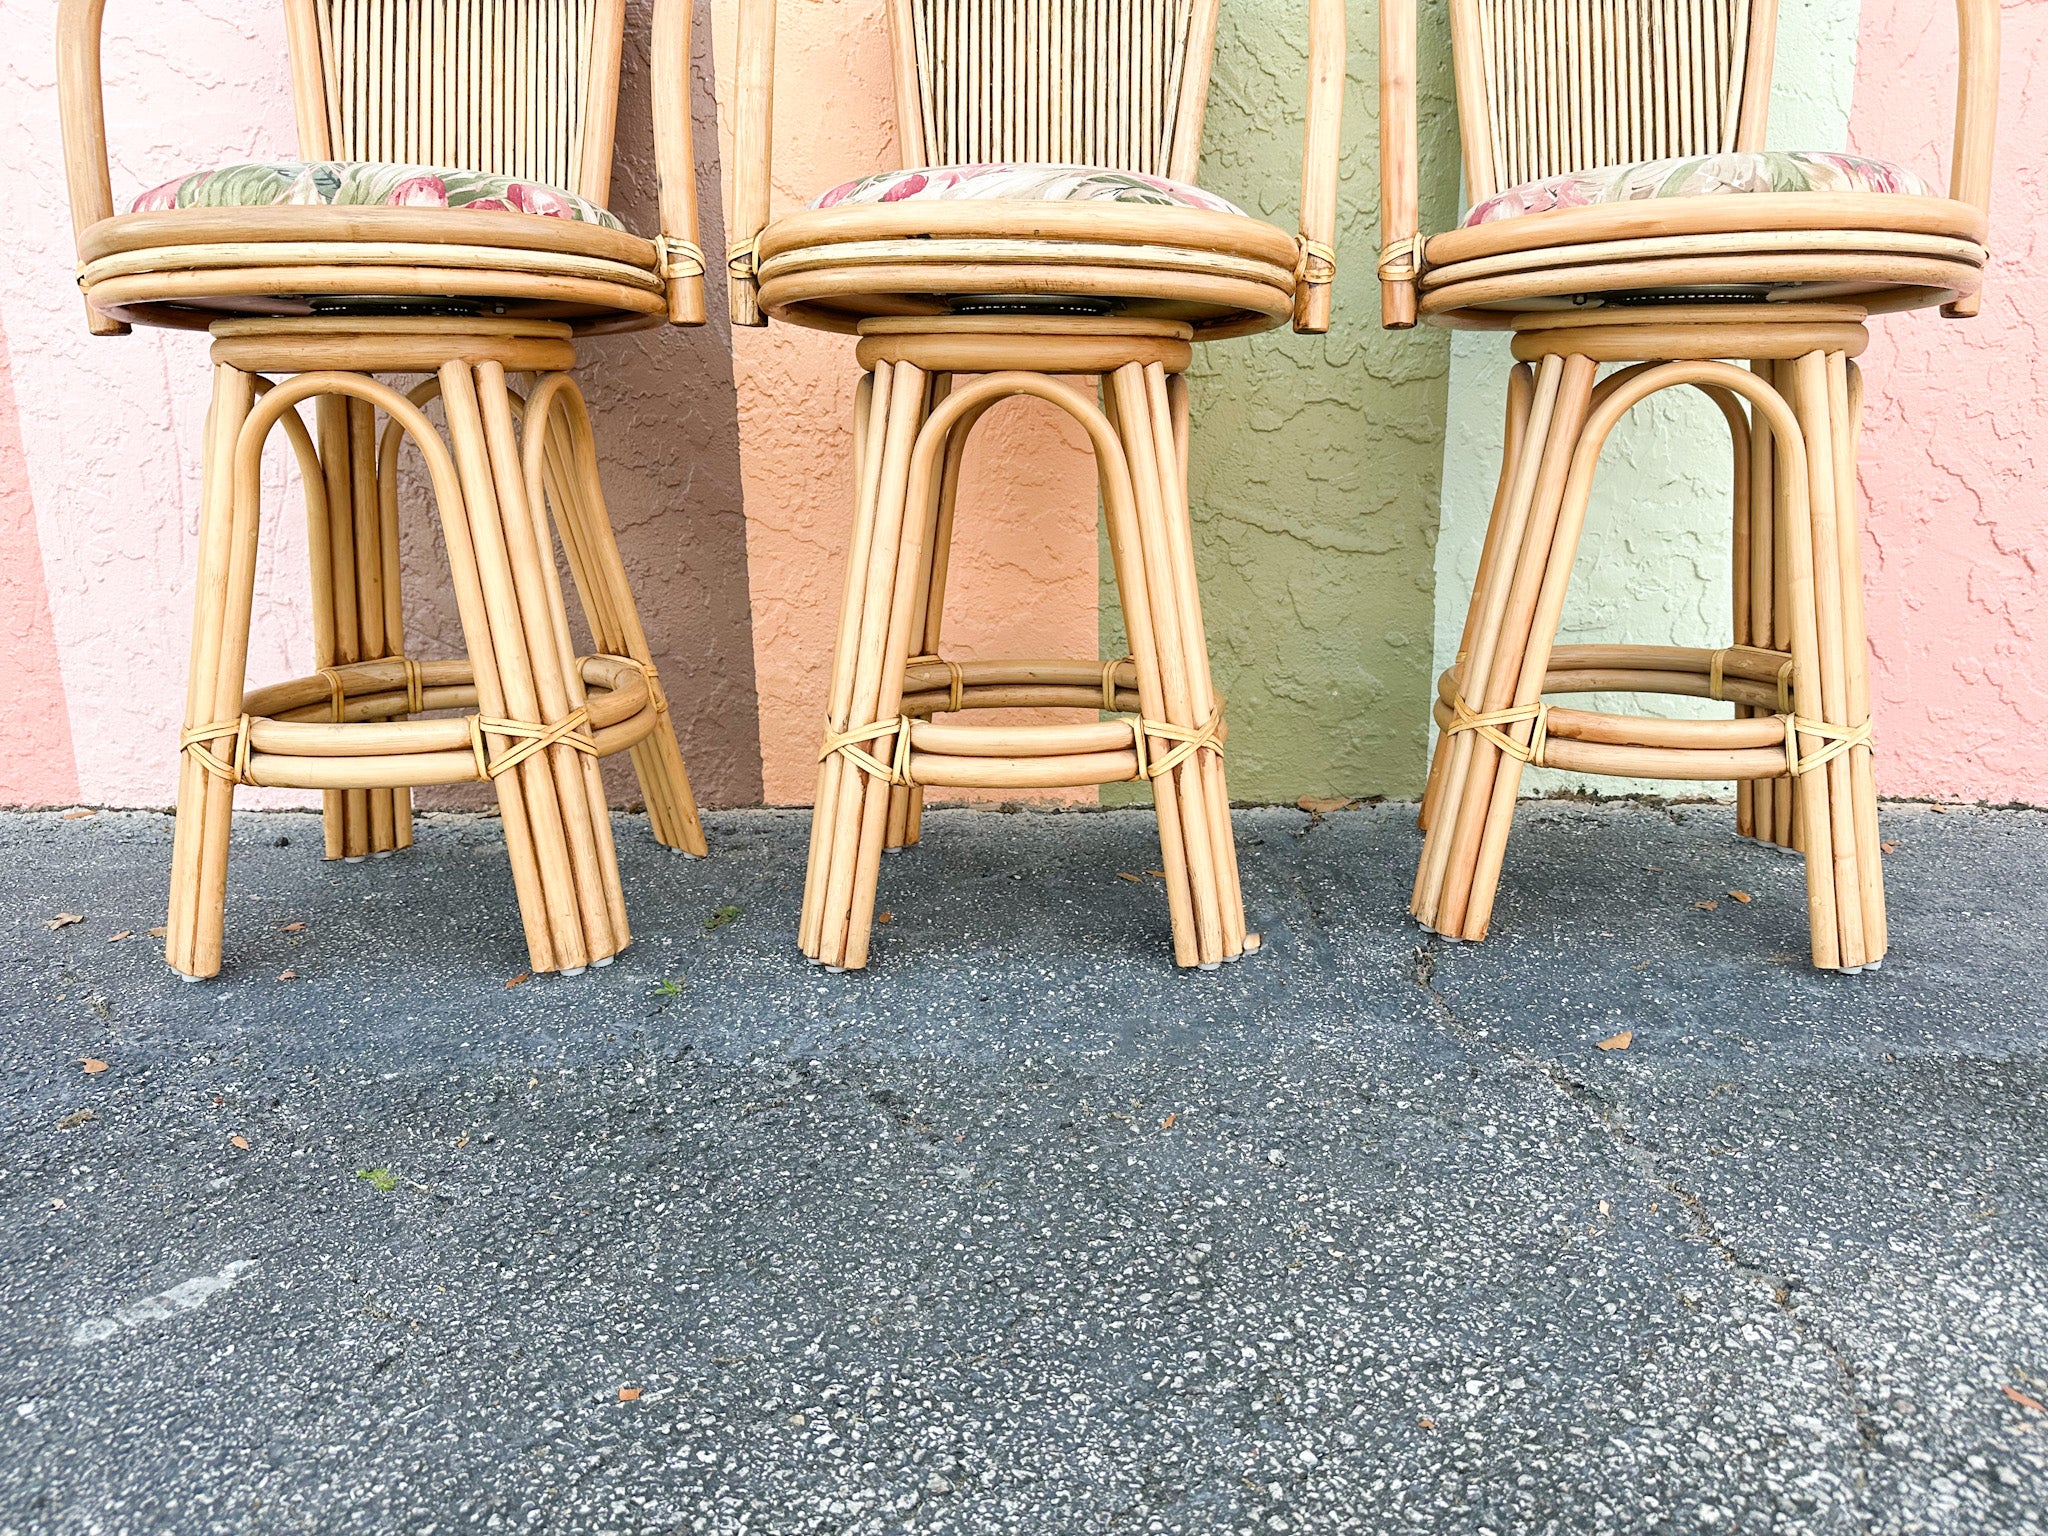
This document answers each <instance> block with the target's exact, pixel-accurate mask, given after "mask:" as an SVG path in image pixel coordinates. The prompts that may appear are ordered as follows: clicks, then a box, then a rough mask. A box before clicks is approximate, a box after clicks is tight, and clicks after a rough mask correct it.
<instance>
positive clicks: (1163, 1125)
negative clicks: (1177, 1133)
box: [1159, 1114, 1180, 1131]
mask: <svg viewBox="0 0 2048 1536" xmlns="http://www.w3.org/2000/svg"><path fill="white" fill-rule="evenodd" d="M1179 1119H1180V1116H1179V1115H1178V1114H1171V1115H1168V1116H1167V1117H1166V1118H1165V1119H1164V1120H1162V1121H1160V1122H1159V1129H1161V1130H1162V1131H1170V1130H1172V1129H1173V1126H1174V1122H1175V1121H1177V1120H1179Z"/></svg>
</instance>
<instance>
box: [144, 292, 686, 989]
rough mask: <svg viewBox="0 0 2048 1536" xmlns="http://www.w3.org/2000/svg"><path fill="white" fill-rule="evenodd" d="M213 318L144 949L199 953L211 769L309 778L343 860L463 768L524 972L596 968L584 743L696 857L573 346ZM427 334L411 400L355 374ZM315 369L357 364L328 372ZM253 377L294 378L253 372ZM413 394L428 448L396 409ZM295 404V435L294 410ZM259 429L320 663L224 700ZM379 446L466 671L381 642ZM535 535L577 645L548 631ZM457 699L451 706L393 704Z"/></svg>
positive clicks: (224, 787) (605, 942) (355, 325)
mask: <svg viewBox="0 0 2048 1536" xmlns="http://www.w3.org/2000/svg"><path fill="white" fill-rule="evenodd" d="M215 335H216V343H215V353H216V360H217V363H218V364H219V366H218V367H217V370H216V376H215V393H214V403H213V408H212V410H211V411H210V412H209V415H208V425H207V453H206V468H205V482H204V495H203V506H202V513H201V552H200V585H199V596H198V604H197V613H196V616H195V622H194V627H193V650H192V656H193V662H192V676H191V683H190V687H189V691H188V700H187V707H186V726H185V731H184V753H183V762H182V765H181V769H180V773H181V778H180V785H179V813H178V828H177V835H176V839H175V847H174V852H173V872H172V884H171V897H170V921H169V926H168V928H167V932H166V946H165V950H166V955H167V957H168V958H169V959H170V961H171V963H172V965H173V966H175V967H176V968H177V969H179V970H181V971H183V972H184V973H185V974H187V975H188V976H195V977H196V976H206V975H211V974H213V973H214V972H215V971H216V970H218V969H219V966H220V950H221V919H222V911H223V904H224V900H225V889H226V886H225V880H226V858H227V827H228V813H229V810H230V808H231V804H232V796H233V791H234V787H235V785H237V784H243V783H249V784H271V785H287V786H294V787H301V788H309V789H318V790H321V791H322V792H323V794H325V795H326V796H327V800H326V804H327V807H328V818H327V819H328V825H329V831H330V835H331V836H332V837H333V838H335V839H336V840H337V842H338V848H337V850H336V851H338V852H340V853H341V854H342V855H343V856H344V857H349V856H359V855H360V853H361V852H365V851H367V852H376V851H380V850H381V849H383V848H384V847H385V846H386V845H391V846H397V845H399V843H400V839H401V838H403V837H407V836H409V788H410V786H412V785H416V784H441V783H453V782H459V781H462V780H482V781H485V782H489V783H491V784H492V785H493V786H494V787H495V789H496V791H497V794H498V802H499V809H500V811H501V813H502V820H503V827H504V833H505V844H506V851H507V854H508V856H509V859H510V863H511V866H512V876H513V885H514V888H515V890H516V891H517V893H518V897H519V910H520V919H521V923H522V926H523V928H524V930H525V934H526V940H527V949H528V961H529V965H530V967H531V968H532V969H533V970H535V971H555V970H559V971H564V972H570V973H573V972H575V971H577V970H580V969H582V968H583V967H584V966H586V965H590V964H600V965H601V964H604V963H606V962H607V961H609V960H610V959H611V957H612V956H614V955H616V954H617V953H618V951H619V950H620V949H622V948H624V946H625V945H626V944H627V943H628V942H629V938H630V934H629V930H628V927H627V923H626V912H625V902H624V895H623V892H622V890H621V888H620V884H619V878H618V868H617V857H616V853H615V850H614V848H613V845H612V830H611V818H610V813H609V811H608V809H607V807H606V803H605V797H604V789H603V784H602V782H601V780H600V778H599V774H598V758H599V757H600V756H603V755H606V754H609V753H611V752H616V751H626V750H630V751H632V752H633V753H634V755H635V762H636V766H637V767H638V768H639V771H640V777H641V784H642V787H643V790H644V791H645V793H646V795H647V800H648V805H649V812H650V820H651V821H652V823H653V826H654V830H655V834H656V836H657V837H659V838H660V839H661V840H662V841H664V842H666V843H668V844H670V846H679V847H684V848H687V849H690V850H691V851H693V852H697V853H701V852H702V851H703V847H704V844H703V837H702V832H701V829H700V828H699V826H698V822H697V815H696V807H695V804H694V802H693V801H692V799H691V797H690V790H689V780H688V777H687V775H686V774H685V773H684V771H683V766H682V761H681V756H680V754H679V752H678V751H677V748H676V743H675V736H674V732H673V729H672V727H671V725H670V721H669V717H668V709H667V699H666V695H665V694H664V692H663V690H662V688H661V684H660V682H659V680H658V679H657V677H656V675H655V672H654V667H653V663H652V659H651V657H650V655H649V653H648V648H647V640H646V636H645V634H644V632H643V631H642V629H641V626H640V622H639V618H638V615H637V614H636V612H635V611H634V607H633V602H632V595H631V593H630V591H629V590H628V587H627V584H626V579H625V572H624V567H623V565H622V563H621V561H620V559H619V553H618V548H617V545H616V542H615V541H614V539H613V537H612V532H611V527H610V523H609V521H608V519H607V518H606V516H605V512H604V503H603V498H602V496H601V494H600V493H599V490H598V485H597V475H596V467H595V454H594V451H593V446H592V440H591V434H590V425H589V420H588V416H587V414H586V412H585V410H584V407H583V403H582V399H581V397H580V395H578V394H577V393H576V391H575V386H574V385H573V383H571V382H570V380H569V378H568V376H567V374H566V373H563V372H559V371H556V370H559V369H561V368H564V367H566V366H567V365H568V364H569V363H571V362H572V361H573V359H574V353H573V349H572V346H571V343H570V340H569V333H568V329H567V327H566V326H562V325H558V324H550V323H546V322H492V321H452V320H449V321H443V320H417V319H408V320H399V319H391V320H383V321H379V322H377V323H376V324H375V325H374V326H372V325H368V324H367V323H365V322H361V321H342V322H335V321H322V320H309V321H263V322H256V321H250V322H230V323H225V324H223V325H221V326H219V327H217V328H216V331H215ZM436 351H439V352H441V353H442V354H443V355H444V356H445V357H446V358H447V360H446V361H444V362H442V363H441V364H440V366H439V368H438V370H437V372H436V376H435V378H434V379H433V380H432V381H431V382H430V383H429V384H427V385H423V386H421V387H420V388H419V389H417V390H415V391H414V394H413V397H412V398H410V399H408V398H407V397H405V396H403V395H400V394H398V393H396V392H395V391H394V390H392V389H390V388H389V387H388V386H386V385H383V384H380V383H378V382H377V381H376V380H375V379H374V378H373V377H372V376H371V374H372V373H373V372H380V371H393V372H396V371H401V370H404V371H416V370H417V368H418V367H419V366H421V365H422V364H423V363H426V362H428V361H429V360H430V358H431V355H432V354H433V353H434V352H436ZM338 361H346V362H349V363H352V364H354V365H356V367H355V369H354V370H352V371H345V372H344V371H333V370H332V369H331V367H329V366H328V365H329V364H331V363H333V362H338ZM244 365H249V366H246V367H245V366H244ZM309 365H310V366H309ZM513 367H517V368H521V369H526V370H531V371H535V372H537V373H539V374H541V375H542V379H541V382H540V384H539V386H538V388H537V389H536V391H535V397H534V401H533V404H532V406H531V407H530V408H525V407H523V406H522V402H520V401H519V400H518V399H517V397H516V396H514V395H513V394H512V392H511V390H510V389H509V387H508V382H507V371H508V368H513ZM259 369H260V370H268V371H271V372H277V373H292V374H294V375H295V376H294V377H292V378H291V379H289V380H288V381H287V382H285V383H282V384H275V385H273V384H272V383H271V382H270V381H269V380H267V379H264V378H261V377H259V375H258V373H257V372H256V371H255V370H259ZM259 393H261V395H262V399H261V401H260V402H258V401H257V399H256V397H257V395H258V394H259ZM435 394H438V395H439V396H440V397H441V399H442V403H443V406H444V409H445V410H446V413H447V420H448V431H447V438H446V441H445V443H444V441H443V439H442V437H441V435H440V434H439V433H438V432H436V431H435V430H434V428H433V427H432V425H431V424H430V423H429V422H428V420H427V418H426V416H425V415H424V414H423V413H422V411H421V409H420V405H421V403H422V402H424V401H425V400H427V399H429V398H431V397H432V396H433V395H435ZM307 401H311V402H313V404H314V411H315V416H316V422H317V428H318V433H319V437H320V442H319V443H318V444H316V442H315V435H314V433H311V432H308V430H307V429H306V427H305V425H304V424H303V422H302V420H301V417H300V415H299V411H298V407H299V406H300V404H301V403H303V402H307ZM379 412H381V413H382V414H383V415H384V416H385V418H386V420H387V421H388V423H389V425H388V426H387V428H386V430H385V437H384V441H383V443H382V445H381V448H380V445H379V443H378V439H377V435H376V428H377V421H376V417H377V413H379ZM522 415H523V416H524V417H525V431H524V435H523V439H522V432H521V418H522ZM280 427H281V428H282V429H283V431H284V432H285V434H286V436H287V437H288V438H289V439H290V440H291V443H292V446H293V449H294V451H295V452H296V453H297V455H298V458H299V462H300V467H301V469H302V471H303V474H304V479H305V484H306V496H307V519H308V526H309V530H310V531H311V532H312V533H313V535H314V538H313V544H312V549H313V559H312V564H313V572H312V574H313V586H314V592H315V610H316V624H315V630H316V644H317V647H318V651H319V654H320V657H321V666H320V670H319V671H318V672H317V673H316V674H315V675H314V676H312V677H309V678H304V679H299V680H296V681H294V682H290V683H284V684H278V685H274V686H272V687H269V688H264V689H259V690H256V691H255V692H252V693H249V694H248V695H247V696H246V697H245V696H244V694H243V674H244V670H245V664H246V661H247V654H248V639H249V621H250V608H251V602H252V598H253V592H254V579H255V563H256V547H257V539H258V533H259V527H260V521H261V517H260V511H261V509H260V504H259V503H260V484H261V474H260V472H261V461H262V454H263V451H264V445H265V443H266V441H267V439H268V438H269V436H270V434H271V432H272V430H273V429H274V428H280ZM401 437H409V438H411V439H412V440H413V442H414V443H415V444H416V445H417V446H418V448H419V450H420V452H421V454H422V455H423V457H424V458H425V460H426V464H427V469H428V472H429V476H430V478H431V480H432V482H433V489H434V496H435V500H436V503H437V505H438V507H439V511H440V521H441V532H442V537H443V541H444V543H445V545H446V549H447V555H448V563H449V572H450V576H451V580H452V587H453V591H454V595H455V599H456V606H457V609H458V611H459V613H460V615H461V619H462V631H463V640H464V645H465V647H466V649H467V651H468V660H467V661H466V662H427V663H420V662H417V661H414V660H412V659H410V658H408V657H405V656H404V655H402V654H398V653H397V651H398V647H399V646H400V645H401V644H402V639H403V636H402V633H401V631H400V629H399V624H398V617H397V603H396V597H397V588H396V571H395V559H396V550H397V502H396V494H397V492H396V487H397V471H396V455H397V452H398V446H399V439H400V438H401ZM323 450H325V451H323ZM551 506H552V507H553V509H554V512H555V517H554V519H553V520H552V521H551V520H550V518H549V516H548V511H549V508H550V507H551ZM557 529H559V532H560V535H561V538H562V541H563V545H564V548H565V550H566V551H567V553H568V556H569V559H570V563H571V566H572V568H573V570H574V572H575V575H576V579H577V582H578V585H579V589H580V592H581V595H582V598H583V605H584V608H585V610H586V612H587V614H588V615H589V618H590V626H591V629H592V631H593V634H594V635H595V636H596V639H597V643H598V651H597V654H595V655H590V656H578V655H577V654H576V651H575V648H574V645H573V643H572V641H571V636H570V629H569V621H568V612H567V606H566V604H565V602H564V599H563V594H562V591H561V586H560V582H559V580H558V578H557V576H556V567H555V537H556V532H557ZM364 653H368V654H364ZM463 708H468V709H472V710H474V711H475V712H474V713H471V714H468V715H464V716H462V717H460V718H456V719H446V718H443V719H416V718H414V717H416V716H420V715H423V714H427V713H430V712H434V711H441V710H447V709H463Z"/></svg>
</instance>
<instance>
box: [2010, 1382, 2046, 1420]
mask: <svg viewBox="0 0 2048 1536" xmlns="http://www.w3.org/2000/svg"><path fill="white" fill-rule="evenodd" d="M1998 1390H1999V1391H2001V1392H2003V1393H2004V1394H2005V1395H2006V1396H2007V1397H2009V1398H2011V1399H2012V1400H2013V1401H2014V1402H2016V1403H2018V1404H2019V1405H2020V1406H2021V1407H2022V1408H2031V1409H2033V1410H2034V1412H2036V1413H2039V1414H2048V1407H2044V1406H2042V1403H2041V1401H2040V1399H2039V1398H2033V1397H2029V1396H2027V1394H2026V1393H2024V1392H2022V1391H2021V1390H2020V1389H2019V1388H2018V1387H2000V1388H1999V1389H1998Z"/></svg>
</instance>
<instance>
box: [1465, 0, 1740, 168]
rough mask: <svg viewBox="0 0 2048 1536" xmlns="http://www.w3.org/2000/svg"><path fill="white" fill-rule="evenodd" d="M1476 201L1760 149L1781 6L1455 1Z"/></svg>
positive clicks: (1678, 0) (1733, 1)
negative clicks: (1530, 186)
mask: <svg viewBox="0 0 2048 1536" xmlns="http://www.w3.org/2000/svg"><path fill="white" fill-rule="evenodd" d="M1450 10H1451V38H1452V43H1451V48H1452V57H1453V60H1454V64H1455V70H1456V79H1457V91H1458V120H1459V128H1460V132H1461V136H1462V138H1463V143H1464V164H1465V186H1466V194H1467V196H1469V197H1470V198H1471V200H1472V201H1473V202H1475V203H1477V202H1481V201H1483V200H1484V199H1486V198H1489V197H1491V196H1493V195H1494V193H1496V192H1499V191H1501V190H1503V189H1504V188H1507V187H1512V186H1519V185H1520V184H1522V183H1524V182H1530V181H1538V180H1541V179H1542V178H1544V177H1546V176H1559V175H1564V174H1567V173H1570V172H1573V171H1588V170H1592V169H1594V168H1596V167H1598V166H1604V165H1623V164H1628V163H1630V162H1633V161H1638V160H1662V159H1666V158H1670V157H1674V156H1681V155H1712V154H1721V153H1724V152H1726V151H1729V150H1746V149H1761V148H1762V147H1763V142H1764V128H1765V123H1766V121H1767V119H1768V115H1769V111H1770V99H1771V65H1772V56H1773V52H1774V50H1775V46H1776V41H1777V33H1778V14H1777V13H1778V0H1451V6H1450Z"/></svg>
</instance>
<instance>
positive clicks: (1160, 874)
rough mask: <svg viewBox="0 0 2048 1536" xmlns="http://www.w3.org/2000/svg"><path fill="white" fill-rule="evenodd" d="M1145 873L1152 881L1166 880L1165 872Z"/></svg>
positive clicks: (1161, 870)
mask: <svg viewBox="0 0 2048 1536" xmlns="http://www.w3.org/2000/svg"><path fill="white" fill-rule="evenodd" d="M1145 873H1146V874H1148V875H1150V876H1151V877H1152V878H1153V879H1154V880H1164V879H1165V878H1166V871H1165V870H1163V869H1148V870H1146V871H1145Z"/></svg>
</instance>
